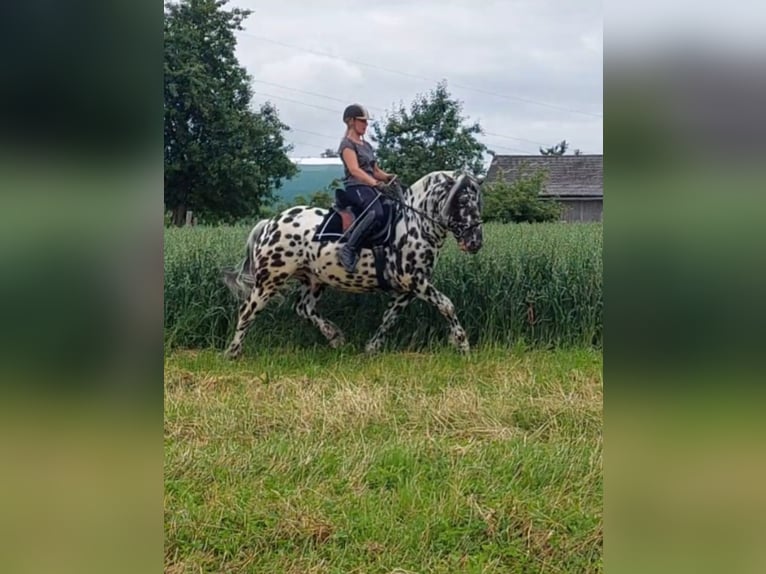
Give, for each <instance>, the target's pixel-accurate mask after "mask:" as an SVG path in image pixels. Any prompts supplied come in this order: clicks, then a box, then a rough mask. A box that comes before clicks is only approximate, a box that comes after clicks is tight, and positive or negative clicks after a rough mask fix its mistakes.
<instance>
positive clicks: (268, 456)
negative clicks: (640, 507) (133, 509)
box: [165, 350, 602, 573]
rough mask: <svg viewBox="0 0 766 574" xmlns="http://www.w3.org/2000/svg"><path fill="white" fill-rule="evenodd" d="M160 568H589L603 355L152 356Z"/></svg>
mask: <svg viewBox="0 0 766 574" xmlns="http://www.w3.org/2000/svg"><path fill="white" fill-rule="evenodd" d="M165 388H166V390H165V405H166V422H165V452H166V494H165V501H166V502H165V507H166V510H165V514H166V535H167V546H166V571H167V572H186V571H189V572H192V571H194V572H199V571H202V572H219V571H226V572H228V571H231V572H234V571H238V572H340V571H342V572H382V573H384V572H393V571H396V569H397V568H399V569H400V571H405V570H410V571H414V572H459V571H465V572H533V571H534V572H541V571H544V572H568V571H578V572H592V571H600V569H601V539H602V535H601V500H602V495H601V483H602V480H601V472H602V461H601V400H602V392H601V388H602V379H601V358H600V355H599V354H598V353H597V352H594V351H569V352H564V351H561V352H555V353H543V352H539V353H526V354H524V355H516V356H512V357H509V356H508V355H507V354H506V353H505V352H502V351H491V350H488V351H484V352H479V353H477V354H475V355H474V356H473V357H472V358H470V359H468V360H467V361H466V360H463V359H461V358H458V357H456V356H454V355H452V354H451V353H444V354H439V355H420V354H400V355H385V356H382V357H379V358H375V359H367V358H363V357H359V356H356V355H353V356H344V355H343V354H333V353H332V352H330V351H327V352H324V351H323V352H315V353H304V354H303V355H300V356H292V357H289V356H285V357H282V358H275V357H274V356H269V357H263V358H260V359H251V360H248V361H244V362H241V363H226V362H223V361H221V360H220V359H219V358H218V357H217V356H216V355H214V354H212V353H207V354H206V353H201V354H184V353H177V354H174V355H172V356H170V357H169V358H168V359H167V360H166V385H165Z"/></svg>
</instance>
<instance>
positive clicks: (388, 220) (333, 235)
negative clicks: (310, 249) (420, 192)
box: [312, 201, 394, 249]
mask: <svg viewBox="0 0 766 574" xmlns="http://www.w3.org/2000/svg"><path fill="white" fill-rule="evenodd" d="M340 211H341V210H340V208H338V207H337V206H336V205H333V206H332V207H331V208H330V211H329V212H328V213H327V215H325V217H324V219H323V220H322V223H321V224H320V225H319V227H318V228H317V231H316V233H315V234H314V237H313V238H312V240H313V241H333V242H338V243H345V242H346V241H347V240H348V238H349V236H350V235H351V232H352V231H353V227H352V228H351V229H349V230H348V232H347V233H345V234H344V233H343V220H342V219H341V215H340ZM393 216H394V206H393V204H392V203H391V202H390V201H383V221H384V225H383V227H382V228H381V230H380V231H378V232H377V233H374V234H372V235H371V236H369V237H367V238H366V239H365V240H364V241H363V242H362V247H363V248H367V249H371V248H373V247H376V246H378V245H385V244H386V243H388V241H389V239H391V235H392V233H393V230H392V222H393V219H394V217H393ZM354 218H356V214H354Z"/></svg>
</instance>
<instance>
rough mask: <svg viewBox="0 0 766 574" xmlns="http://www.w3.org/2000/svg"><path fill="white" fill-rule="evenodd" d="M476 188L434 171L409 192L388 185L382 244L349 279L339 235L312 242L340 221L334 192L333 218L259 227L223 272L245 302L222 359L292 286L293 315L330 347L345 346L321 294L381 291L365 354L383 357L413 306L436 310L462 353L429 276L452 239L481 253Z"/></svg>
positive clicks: (451, 309) (465, 178)
mask: <svg viewBox="0 0 766 574" xmlns="http://www.w3.org/2000/svg"><path fill="white" fill-rule="evenodd" d="M480 184H481V182H480V180H479V179H478V178H477V177H475V176H473V175H472V174H470V173H461V172H454V171H434V172H431V173H429V174H427V175H425V176H423V177H421V178H420V179H419V180H417V181H416V182H415V183H413V184H412V185H411V186H410V187H408V188H404V187H403V186H401V185H398V184H396V185H395V186H393V189H389V190H388V193H384V194H382V195H381V199H382V200H383V201H384V203H385V204H386V205H387V206H388V208H391V209H387V211H389V210H390V211H391V213H392V216H391V217H390V218H389V219H390V223H389V228H388V229H387V230H384V231H387V233H386V234H385V236H386V237H385V241H384V243H383V244H382V245H379V246H377V247H375V249H374V250H373V249H371V248H369V247H370V246H369V244H368V248H363V249H361V252H360V257H359V262H358V265H357V268H356V271H355V272H354V273H348V272H347V271H346V270H345V269H344V268H343V267H342V266H341V265H340V262H339V261H338V257H337V253H338V251H339V250H340V248H341V247H342V243H341V241H342V239H343V235H341V237H340V241H338V240H326V239H325V240H317V237H320V235H319V234H318V232H319V231H320V230H321V229H322V228H323V227H326V226H327V222H328V221H329V220H330V218H331V217H332V216H334V215H335V216H337V215H339V213H336V212H339V211H340V210H339V209H338V204H337V198H338V197H341V196H340V195H339V194H338V193H337V192H336V205H335V206H334V210H333V211H329V212H328V210H325V209H319V208H316V207H307V206H298V207H292V208H288V209H286V210H284V211H282V212H281V213H280V214H278V215H276V216H275V217H273V218H271V219H263V220H261V221H259V222H258V223H257V224H256V225H255V227H253V229H252V231H251V232H250V234H249V236H248V239H247V245H246V251H245V259H244V261H242V263H241V264H240V265H239V267H238V268H236V269H234V270H226V271H224V276H223V280H224V283H225V284H226V285H227V286H228V287H229V289H230V290H231V291H232V292H233V293H234V295H235V296H236V297H237V298H238V299H239V300H241V301H242V303H241V305H240V308H239V315H238V320H237V327H236V330H235V332H234V336H233V338H232V340H231V343H230V344H229V346H228V348H227V350H226V352H225V355H226V356H228V357H230V358H236V357H238V356H239V355H240V354H241V352H242V342H243V339H244V337H245V335H246V333H247V331H248V329H249V328H250V326H251V325H252V323H253V320H254V319H255V316H256V314H257V313H258V312H259V311H261V310H262V309H263V308H264V306H265V305H266V303H267V302H268V300H269V299H270V298H271V297H272V296H273V295H274V294H275V293H277V292H278V291H279V290H280V289H281V288H282V287H284V285H285V283H287V281H288V280H290V279H296V280H297V281H298V282H299V283H300V293H299V296H298V300H297V302H296V304H295V311H296V312H297V313H298V315H299V316H300V317H303V318H305V319H308V320H309V321H310V322H311V323H312V324H313V325H315V326H316V327H317V328H318V329H319V330H320V332H321V333H322V335H324V337H325V338H326V339H327V341H328V342H329V344H330V346H331V347H333V348H337V347H339V346H341V345H343V344H344V341H345V339H344V335H343V333H342V332H341V331H340V329H339V328H338V327H337V326H336V325H335V324H333V323H332V322H331V321H328V320H327V319H325V318H323V317H321V316H320V315H319V314H318V313H317V311H316V306H317V302H318V301H319V298H320V296H321V295H322V292H323V291H324V289H325V288H326V287H332V288H335V289H339V290H342V291H348V292H355V293H364V292H374V291H378V290H386V291H388V292H389V293H390V294H391V295H392V297H393V298H392V300H391V301H390V302H389V304H388V307H387V309H386V311H385V312H384V314H383V320H382V323H381V324H380V326H379V327H378V329H377V331H376V332H375V334H374V335H373V336H372V338H371V339H370V340H369V341H368V342H367V344H366V346H365V351H366V352H367V353H375V352H377V351H379V350H380V348H381V347H382V346H383V344H384V342H385V337H386V333H387V332H388V331H389V329H391V327H392V325H393V324H394V322H395V321H396V319H397V317H398V316H399V314H400V313H401V312H402V310H404V309H405V308H406V307H407V305H409V303H410V302H412V301H413V300H414V299H421V300H423V301H426V302H428V303H430V304H431V305H434V306H435V307H436V308H437V309H438V310H439V312H440V313H441V315H442V316H443V317H444V318H445V319H446V320H447V322H448V324H449V341H450V343H451V344H452V345H453V346H454V347H455V348H456V349H457V350H458V351H460V352H461V353H467V352H468V351H469V343H468V337H467V335H466V332H465V329H463V327H462V325H461V324H460V321H459V320H458V318H457V315H456V313H455V306H454V304H453V303H452V301H450V299H449V298H448V297H447V296H446V295H444V293H442V292H441V291H439V290H438V289H437V288H436V287H435V286H434V285H433V283H432V276H433V271H434V266H435V265H436V262H437V260H438V257H439V252H440V250H441V248H442V247H443V245H444V243H445V240H446V239H447V237H448V236H449V234H450V233H451V234H452V235H453V236H454V237H455V239H456V241H457V243H458V245H459V248H460V249H461V251H464V252H468V253H471V254H474V253H476V252H478V251H479V249H481V247H482V242H483V232H482V220H481V208H482V195H481V185H480ZM338 191H339V190H338ZM337 219H338V220H340V219H341V218H340V217H337ZM378 235H381V234H380V233H378ZM363 247H364V244H363Z"/></svg>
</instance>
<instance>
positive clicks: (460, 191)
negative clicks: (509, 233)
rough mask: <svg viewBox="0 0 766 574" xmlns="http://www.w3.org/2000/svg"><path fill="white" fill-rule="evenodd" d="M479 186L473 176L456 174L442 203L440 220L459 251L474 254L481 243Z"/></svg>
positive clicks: (480, 198)
mask: <svg viewBox="0 0 766 574" xmlns="http://www.w3.org/2000/svg"><path fill="white" fill-rule="evenodd" d="M481 208H482V197H481V183H480V182H479V180H478V179H477V178H475V177H474V176H472V175H470V174H467V173H464V174H460V175H457V177H455V178H454V179H453V180H452V182H451V185H449V187H448V189H447V191H446V194H445V195H444V199H443V202H442V203H441V213H440V215H441V219H442V222H443V224H444V226H445V227H446V228H447V229H448V230H449V231H450V232H451V233H452V234H453V235H454V236H455V239H456V240H457V242H458V245H460V249H461V250H462V251H467V252H468V253H476V252H477V251H479V249H481V246H482V242H483V233H482V227H481V226H482V221H481Z"/></svg>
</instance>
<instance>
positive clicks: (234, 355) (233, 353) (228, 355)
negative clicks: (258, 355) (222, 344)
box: [223, 349, 242, 360]
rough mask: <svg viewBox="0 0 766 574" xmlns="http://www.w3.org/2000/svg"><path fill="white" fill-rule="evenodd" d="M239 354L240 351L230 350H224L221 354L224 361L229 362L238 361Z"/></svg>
mask: <svg viewBox="0 0 766 574" xmlns="http://www.w3.org/2000/svg"><path fill="white" fill-rule="evenodd" d="M241 354H242V351H241V350H237V351H232V350H231V349H226V351H224V353H223V356H224V357H225V358H226V359H231V360H234V359H239V356H240V355H241Z"/></svg>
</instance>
